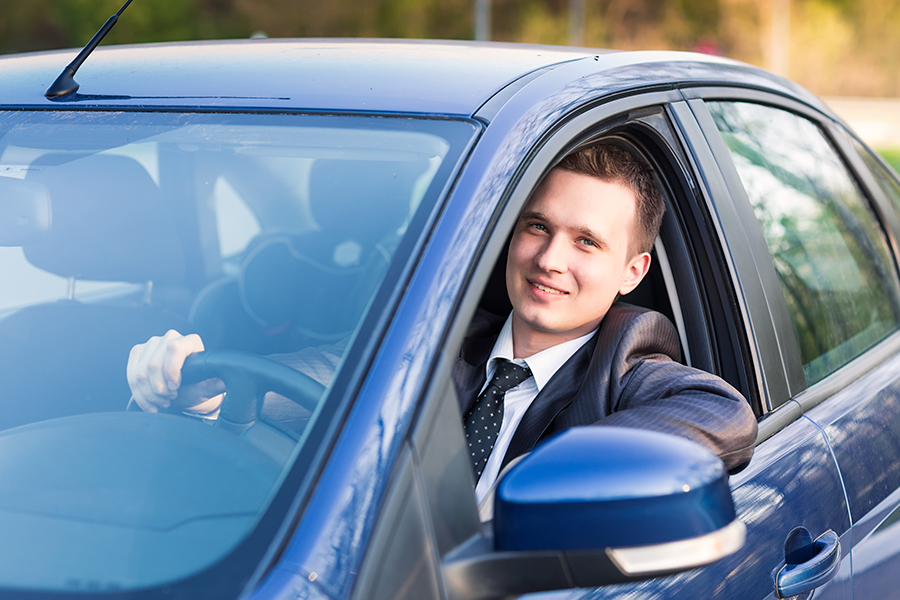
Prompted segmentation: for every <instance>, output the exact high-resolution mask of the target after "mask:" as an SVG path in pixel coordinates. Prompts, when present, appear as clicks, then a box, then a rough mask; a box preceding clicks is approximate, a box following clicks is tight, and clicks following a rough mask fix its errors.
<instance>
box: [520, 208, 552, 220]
mask: <svg viewBox="0 0 900 600" xmlns="http://www.w3.org/2000/svg"><path fill="white" fill-rule="evenodd" d="M525 219H540V220H541V221H546V220H547V216H546V215H545V214H544V213H541V212H537V211H534V210H529V211H526V212H523V213H522V214H521V215H519V220H520V221H524V220H525Z"/></svg>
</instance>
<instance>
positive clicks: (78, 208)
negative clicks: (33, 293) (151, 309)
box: [23, 154, 185, 283]
mask: <svg viewBox="0 0 900 600" xmlns="http://www.w3.org/2000/svg"><path fill="white" fill-rule="evenodd" d="M67 161H68V162H67ZM26 181H34V182H37V183H40V184H42V185H43V186H44V187H46V189H47V190H48V193H49V198H50V227H49V231H48V232H47V233H46V234H45V235H44V236H43V239H41V241H39V242H34V243H27V244H26V245H24V246H23V250H24V252H25V257H26V258H27V259H28V262H30V263H31V264H33V265H34V266H36V267H38V268H40V269H43V270H45V271H49V272H51V273H55V274H56V275H60V276H63V277H77V278H79V279H88V280H96V281H124V282H131V283H142V282H146V281H154V282H173V281H181V280H183V279H184V276H185V257H184V251H183V249H182V244H181V241H180V239H179V237H178V235H177V231H176V226H175V223H176V219H177V215H176V214H173V207H172V206H171V205H169V204H168V203H166V202H165V197H164V195H163V193H162V191H161V190H160V189H159V186H157V185H156V183H155V182H154V181H153V179H152V178H151V177H150V175H149V173H147V170H146V169H145V168H144V167H143V166H141V164H140V163H138V162H137V161H136V160H134V159H132V158H129V157H125V156H115V155H108V154H92V155H89V156H85V157H82V158H79V159H77V160H70V157H68V156H66V155H53V154H50V155H45V156H43V157H41V158H40V159H38V160H37V161H35V162H34V163H33V164H32V165H31V167H30V168H29V170H28V175H27V176H26Z"/></svg>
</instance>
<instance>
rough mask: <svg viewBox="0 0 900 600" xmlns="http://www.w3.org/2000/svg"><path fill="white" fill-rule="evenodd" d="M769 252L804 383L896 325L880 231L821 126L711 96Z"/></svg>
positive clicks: (897, 310) (894, 291)
mask: <svg viewBox="0 0 900 600" xmlns="http://www.w3.org/2000/svg"><path fill="white" fill-rule="evenodd" d="M709 108H710V111H711V113H712V116H713V119H714V120H715V123H716V125H717V127H718V129H719V131H720V132H721V134H722V137H723V138H724V140H725V143H726V145H727V146H728V149H729V151H730V153H731V157H732V159H733V161H734V165H735V167H736V168H737V172H738V174H739V175H740V178H741V181H742V183H743V185H744V188H745V190H746V191H747V195H748V197H749V199H750V202H751V204H752V206H753V210H754V212H755V214H756V217H757V219H758V220H759V224H760V227H761V228H762V232H763V235H764V236H765V239H766V242H767V244H768V247H769V252H770V253H771V256H772V260H773V262H774V265H775V270H776V272H777V275H778V279H779V282H780V284H781V289H782V292H783V293H784V298H785V301H786V303H787V307H788V311H789V312H790V316H791V321H792V323H793V328H794V333H795V334H796V337H797V343H798V345H799V348H800V356H801V360H802V362H803V368H804V371H805V374H806V380H807V383H808V384H813V383H815V382H817V381H820V380H821V379H823V378H824V377H826V376H827V375H828V374H830V373H832V372H834V371H835V370H837V369H838V368H840V367H841V366H843V365H845V364H847V363H848V362H849V361H851V360H852V359H853V358H855V357H857V356H859V355H860V354H861V353H863V352H865V351H866V350H867V349H868V348H871V347H872V346H873V345H875V344H876V343H878V342H879V341H880V340H882V339H884V338H885V337H886V336H887V335H889V334H890V333H891V332H893V331H894V330H896V329H897V325H898V321H900V284H898V279H897V274H896V271H895V268H894V263H893V260H892V259H891V253H890V251H889V247H888V244H887V240H886V238H885V235H884V232H883V230H882V229H881V226H880V224H879V222H878V219H877V218H876V215H875V213H874V212H873V210H872V208H871V207H870V205H869V203H868V201H867V200H866V198H865V196H864V195H863V194H862V192H861V191H860V188H859V186H858V185H857V183H856V182H855V180H854V178H853V177H852V176H851V175H850V173H849V171H848V170H847V167H846V166H845V165H844V163H843V161H842V160H841V159H840V157H839V155H838V154H837V152H836V151H835V149H834V147H833V146H832V145H831V144H830V143H829V141H828V139H827V138H826V137H825V135H824V133H823V132H822V131H821V130H820V129H819V127H818V126H817V125H815V124H814V123H813V122H811V121H809V120H808V119H805V118H803V117H800V116H797V115H795V114H793V113H789V112H787V111H783V110H779V109H775V108H772V107H768V106H763V105H759V104H752V103H746V102H711V103H709Z"/></svg>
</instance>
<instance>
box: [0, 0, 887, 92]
mask: <svg viewBox="0 0 900 600" xmlns="http://www.w3.org/2000/svg"><path fill="white" fill-rule="evenodd" d="M123 1H124V0H0V15H2V17H0V52H19V51H27V50H40V49H49V48H63V47H77V46H82V45H83V44H85V43H86V42H87V40H88V39H90V37H91V36H92V35H93V34H94V32H95V31H96V30H97V29H98V28H99V27H100V26H101V25H102V24H103V22H104V21H105V20H106V19H107V18H108V17H109V16H110V15H111V14H113V13H115V12H116V10H118V8H119V7H120V6H121V3H122V2H123ZM474 2H475V0H364V1H362V2H360V1H359V0H357V1H352V0H331V1H330V2H321V1H320V0H135V1H134V2H133V3H132V5H131V6H130V7H129V8H128V10H127V11H126V13H125V15H124V17H123V18H122V19H120V21H119V24H118V25H117V26H116V28H115V29H114V30H113V31H112V33H110V35H109V37H108V39H107V41H106V42H105V43H129V42H145V41H166V40H189V39H210V38H230V37H248V36H250V35H251V34H253V33H254V32H258V31H261V32H265V33H266V34H267V35H269V36H270V37H333V36H342V37H361V36H365V37H418V38H450V39H454V38H455V39H466V38H471V37H472V32H473V30H474V23H473V14H474ZM779 7H780V8H779ZM568 19H569V0H492V19H491V22H492V32H491V38H492V39H494V40H501V41H519V42H534V43H547V44H565V43H567V41H568V39H567V35H568V33H567V32H568ZM583 22H584V39H583V43H584V45H586V46H598V47H610V48H622V49H636V48H644V49H678V50H691V49H698V48H699V49H704V50H707V51H718V52H721V53H723V54H725V55H726V56H730V57H733V58H737V59H739V60H744V61H747V62H750V63H754V64H758V65H761V66H764V67H769V68H773V69H775V70H780V71H783V74H785V75H787V76H789V77H791V78H793V79H795V80H797V81H799V82H800V83H801V84H803V85H805V86H806V87H808V88H810V89H811V90H813V91H814V92H817V93H819V94H824V95H829V94H842V95H873V96H898V95H900V0H866V1H865V2H860V1H858V0H585V10H584V14H583ZM779 32H782V33H779Z"/></svg>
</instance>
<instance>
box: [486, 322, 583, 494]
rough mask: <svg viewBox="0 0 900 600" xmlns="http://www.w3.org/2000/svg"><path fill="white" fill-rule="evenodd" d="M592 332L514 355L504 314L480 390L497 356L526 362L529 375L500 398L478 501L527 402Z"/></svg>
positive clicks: (496, 472) (494, 475)
mask: <svg viewBox="0 0 900 600" xmlns="http://www.w3.org/2000/svg"><path fill="white" fill-rule="evenodd" d="M593 335H594V332H593V331H592V332H590V333H588V334H587V335H583V336H581V337H580V338H577V339H574V340H570V341H568V342H563V343H562V344H558V345H556V346H553V347H552V348H547V349H546V350H542V351H541V352H538V353H537V354H534V355H532V356H529V357H528V358H525V359H514V358H513V334H512V313H510V315H509V317H507V319H506V323H504V325H503V329H501V330H500V335H499V337H497V341H496V342H494V348H493V350H491V356H490V358H489V359H488V361H487V364H486V365H485V369H486V373H485V375H486V379H485V384H484V386H483V387H482V388H481V391H482V392H483V391H484V388H486V387H487V385H488V382H490V380H491V377H493V376H494V371H495V370H496V369H497V366H496V365H497V360H498V359H501V358H502V359H506V360H508V361H511V362H514V363H515V364H517V365H519V366H527V367H528V368H529V369H531V374H532V377H530V378H528V379H527V380H525V381H523V382H522V383H520V384H519V385H518V386H516V387H514V388H512V389H511V390H509V391H507V392H506V396H505V397H504V399H503V421H502V422H501V423H500V434H499V435H498V436H497V441H496V442H495V443H494V449H493V450H491V456H490V458H488V462H487V465H485V467H484V471H483V472H482V473H481V478H480V479H479V480H478V485H476V486H475V496H476V498H477V499H478V502H479V504H480V503H481V501H482V500H483V499H484V497H485V496H486V495H487V493H488V492H489V491H490V490H491V486H493V485H494V481H495V480H496V479H497V475H499V473H500V465H501V463H502V462H503V457H504V456H505V455H506V450H507V448H509V443H510V442H511V441H512V438H513V434H514V433H515V432H516V428H517V427H518V426H519V423H520V422H521V421H522V416H523V415H524V414H525V411H527V410H528V407H529V406H531V403H532V402H533V401H534V399H535V398H536V397H537V395H538V394H539V393H540V391H541V390H542V389H544V386H545V385H547V382H548V381H550V378H551V377H553V375H554V374H555V373H556V371H558V370H559V368H560V367H561V366H563V365H564V364H565V362H566V361H567V360H569V358H571V357H572V355H573V354H575V351H576V350H578V349H579V348H581V347H582V346H583V345H584V344H585V343H586V342H587V341H588V340H589V339H591V337H593Z"/></svg>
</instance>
